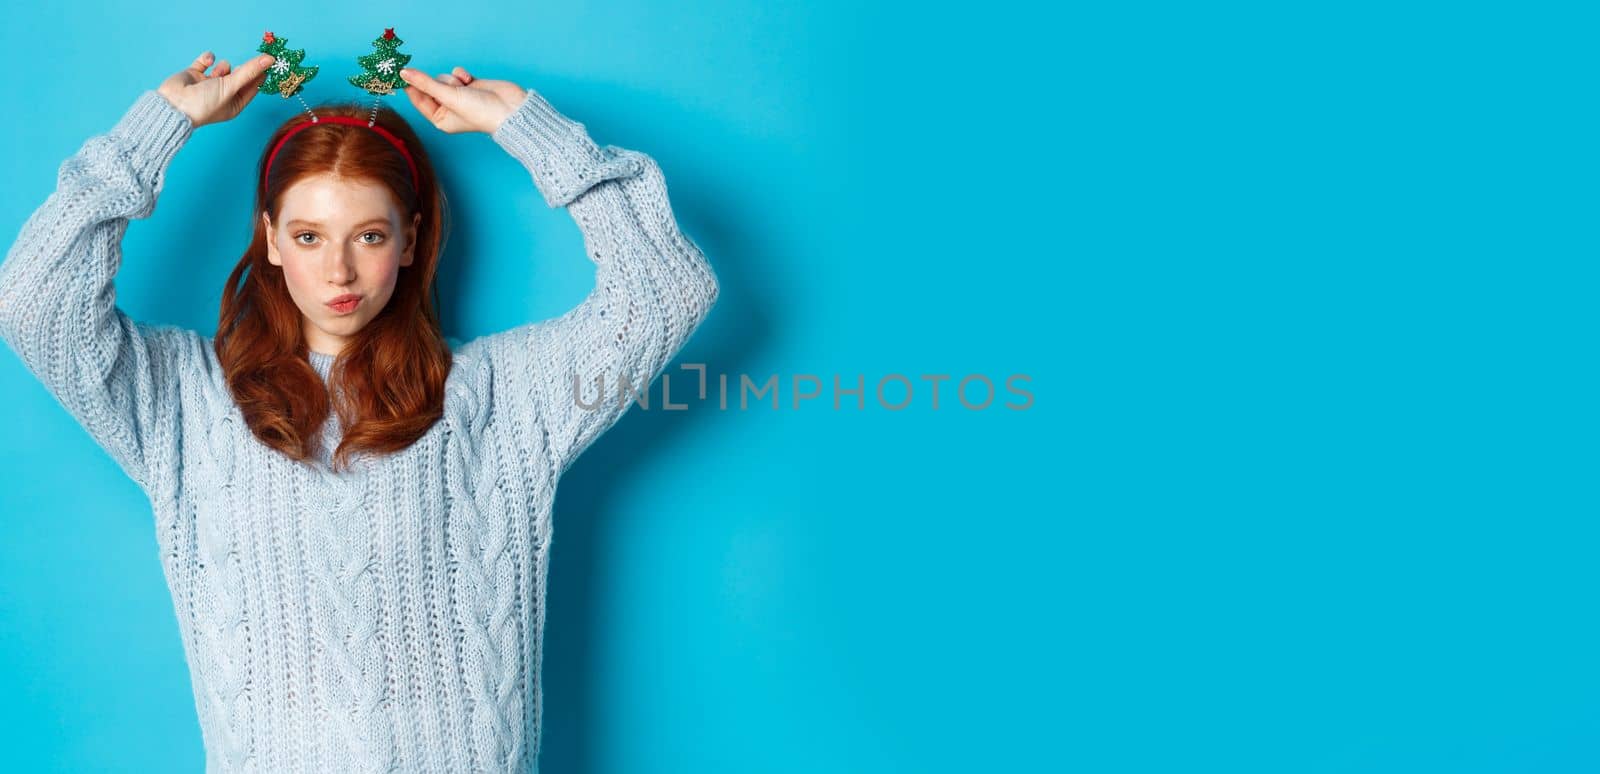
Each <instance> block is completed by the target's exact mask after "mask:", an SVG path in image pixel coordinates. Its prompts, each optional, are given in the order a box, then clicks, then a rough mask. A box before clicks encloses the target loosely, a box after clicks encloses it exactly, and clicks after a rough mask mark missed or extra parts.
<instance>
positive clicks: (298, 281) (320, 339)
mask: <svg viewBox="0 0 1600 774" xmlns="http://www.w3.org/2000/svg"><path fill="white" fill-rule="evenodd" d="M261 218H262V222H263V223H264V224H265V225H266V229H267V260H268V261H270V262H271V263H272V265H274V266H282V267H283V278H284V281H285V282H286V283H287V284H288V286H289V295H290V296H292V297H293V298H294V303H295V305H296V306H298V307H300V313H301V314H302V315H303V317H304V326H303V327H304V328H305V334H306V345H307V346H308V347H310V348H311V349H312V350H313V351H316V352H322V353H324V354H329V355H337V354H339V352H340V351H341V350H343V349H344V345H345V342H346V341H348V340H349V338H350V337H351V336H353V335H354V334H355V333H356V332H357V331H360V330H361V329H362V328H363V327H365V326H366V324H367V323H368V322H370V321H371V320H372V318H374V317H377V316H378V313H379V312H381V311H383V307H384V305H385V304H388V303H389V297H390V296H391V295H393V294H394V285H395V280H396V279H397V278H398V277H399V276H400V267H401V266H410V265H411V260H412V253H413V248H414V247H415V245H416V237H417V224H418V223H419V222H420V220H421V218H422V216H421V215H420V214H417V215H413V216H412V217H411V218H410V221H409V222H405V220H404V216H403V215H402V214H401V212H400V208H399V205H398V204H397V203H396V202H395V200H394V196H393V195H392V194H390V193H389V189H387V188H385V187H384V186H382V185H381V184H378V183H375V182H370V181H367V180H358V179H351V178H341V177H334V176H333V175H332V174H321V175H314V176H309V177H305V178H301V179H300V180H299V181H296V182H295V183H294V185H292V186H290V187H289V188H288V189H287V190H286V191H284V194H283V204H282V207H281V208H280V209H279V212H278V222H277V223H274V222H273V221H272V218H270V217H268V215H267V213H262V214H261ZM351 296H353V297H355V300H354V304H353V305H350V304H343V305H330V304H329V302H330V301H335V300H337V299H340V298H347V297H351Z"/></svg>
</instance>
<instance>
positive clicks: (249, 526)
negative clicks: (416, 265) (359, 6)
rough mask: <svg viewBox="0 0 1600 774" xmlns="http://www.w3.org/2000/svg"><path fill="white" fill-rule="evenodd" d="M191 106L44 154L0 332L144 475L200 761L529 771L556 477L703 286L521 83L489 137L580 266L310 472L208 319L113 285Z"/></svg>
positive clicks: (627, 165)
mask: <svg viewBox="0 0 1600 774" xmlns="http://www.w3.org/2000/svg"><path fill="white" fill-rule="evenodd" d="M192 130H193V127H192V126H191V124H190V122H189V120H188V118H187V117H186V116H184V114H183V113H182V112H180V111H178V110H177V109H175V108H174V107H173V106H172V105H171V104H170V103H168V102H167V101H166V99H165V98H163V97H162V96H161V95H160V94H158V93H157V92H155V91H146V92H144V93H143V94H141V95H140V96H139V97H138V98H137V99H136V100H135V101H134V103H133V105H132V106H131V107H130V108H129V109H128V111H127V112H126V114H125V115H124V116H123V117H122V118H121V120H120V121H119V122H118V123H117V124H116V126H115V127H114V128H112V129H111V131H110V132H109V133H106V134H103V135H98V136H95V137H92V138H90V139H89V140H88V141H87V142H85V143H84V145H83V147H82V148H81V150H79V151H78V152H77V153H76V154H75V155H73V156H72V157H71V158H69V159H67V160H66V162H65V163H63V164H62V165H61V167H60V173H59V176H58V180H57V188H56V191H55V192H54V193H53V194H51V195H50V197H49V198H48V199H47V200H46V201H45V202H44V204H43V205H42V206H41V207H40V208H39V209H38V210H37V211H36V212H35V213H34V214H33V215H32V217H30V218H29V219H28V221H27V222H26V223H25V224H24V225H23V227H22V230H21V233H20V235H19V236H18V237H17V240H16V243H15V245H14V246H13V247H12V248H11V250H10V252H9V254H8V255H7V257H6V260H5V263H4V264H0V335H3V337H4V339H5V341H6V342H7V344H8V345H9V346H10V347H11V349H12V350H13V351H15V352H16V354H17V355H18V356H19V357H20V358H21V360H22V362H23V363H24V364H25V365H26V367H27V368H28V369H29V370H30V371H31V372H32V373H33V374H34V375H35V376H36V377H37V378H38V379H39V381H40V382H41V383H42V384H43V385H44V386H45V388H46V389H48V390H49V391H50V393H51V394H52V395H54V396H55V397H56V399H57V400H59V402H60V403H61V405H62V406H63V407H64V408H65V409H66V410H67V411H68V412H70V413H71V415H72V416H73V417H74V418H75V419H76V420H77V421H78V422H79V423H80V424H81V425H82V426H83V427H84V428H85V429H86V430H87V431H88V432H89V434H90V435H91V436H92V437H93V438H94V440H95V441H96V442H97V443H98V444H100V445H101V446H102V447H104V448H105V449H106V450H107V451H108V452H109V453H110V454H111V456H112V457H113V458H114V459H115V460H116V462H117V464H118V465H120V466H121V468H122V469H123V470H124V471H126V472H127V474H128V475H129V476H131V477H132V478H133V479H134V480H135V481H136V482H138V484H139V486H140V487H141V488H142V489H143V490H144V492H145V493H146V495H148V497H149V499H150V503H151V507H152V509H153V511H154V515H155V529H156V539H157V544H158V545H159V547H160V558H161V564H162V569H163V572H164V574H165V576H166V580H167V583H168V587H169V588H170V590H171V592H172V600H173V605H174V609H175V611H176V613H177V620H178V625H179V629H180V633H181V635H182V640H183V644H184V648H185V651H186V655H187V658H188V662H189V668H190V677H191V681H192V685H193V688H194V696H195V703H196V707H197V709H198V713H199V720H200V728H201V732H202V736H203V739H204V743H205V750H206V769H207V771H209V772H236V771H251V772H274V773H277V772H319V774H320V773H322V772H366V771H373V772H386V771H407V772H412V771H415V772H465V771H478V770H482V771H528V770H533V769H535V768H536V766H535V764H536V761H537V753H538V749H539V728H540V710H541V707H542V692H541V689H540V682H539V666H540V645H541V641H542V638H543V633H544V602H545V579H546V571H547V567H548V557H549V551H550V540H551V534H552V533H551V521H550V512H551V505H552V501H553V498H554V496H555V490H556V481H557V479H558V478H559V477H560V475H561V474H562V473H563V472H564V471H565V470H566V469H567V467H568V466H569V465H570V464H571V463H572V461H573V460H574V458H576V457H577V456H578V455H579V454H580V453H581V452H582V451H583V450H584V449H585V448H587V447H588V446H589V444H590V443H591V442H592V441H593V440H594V439H595V438H596V437H597V436H598V435H600V434H601V433H602V432H604V431H605V430H606V429H607V428H609V427H611V426H612V424H613V423H615V422H616V421H617V420H618V419H619V418H620V417H621V416H622V415H623V414H624V413H626V411H627V410H628V408H629V407H630V406H631V405H632V403H633V401H631V400H626V399H624V398H619V397H618V392H619V390H618V380H619V379H620V378H622V377H626V378H627V379H628V380H629V382H630V383H631V384H633V385H635V386H636V387H637V386H640V385H647V384H649V383H650V381H651V380H652V379H653V378H654V377H655V376H656V375H658V374H659V373H660V372H661V371H662V370H663V369H664V368H665V367H666V365H667V363H668V362H669V360H670V359H671V358H672V357H673V356H674V354H675V353H677V352H678V351H679V350H680V348H681V347H682V345H683V344H684V342H685V341H686V340H687V339H688V337H689V336H690V334H691V333H693V332H694V330H695V329H696V328H697V327H698V326H699V324H700V322H701V321H702V320H703V319H704V318H705V316H706V314H707V312H708V311H709V310H710V308H711V306H712V304H713V303H714V302H715V300H716V296H717V281H716V278H715V275H714V274H713V272H712V271H711V268H710V266H709V265H708V264H707V263H706V260H705V256H704V254H703V253H702V252H701V251H700V249H699V248H698V246H696V245H695V244H694V243H693V242H692V241H690V240H689V239H688V238H687V237H685V236H684V235H683V234H682V233H681V232H680V231H679V230H678V227H677V224H676V222H675V219H674V216H673V214H672V210H671V208H670V206H669V204H668V200H667V191H666V187H665V183H664V181H663V179H662V176H661V171H660V168H659V167H658V166H657V165H656V164H655V162H654V161H653V160H652V159H651V158H650V157H648V156H646V155H644V154H641V153H638V152H635V151H630V150H625V149H623V148H619V147H616V146H611V145H607V146H605V147H600V146H597V145H596V144H595V143H594V142H593V141H592V140H591V139H590V137H589V135H588V133H587V131H586V130H585V129H584V126H583V124H581V123H578V122H575V121H573V120H571V119H569V118H567V117H565V116H563V115H562V114H561V113H559V112H557V111H556V110H555V109H554V108H552V107H551V106H550V104H549V102H547V101H546V100H545V99H544V98H543V97H542V96H540V95H539V94H538V93H537V92H535V91H533V90H529V92H528V96H527V98H526V100H525V101H524V102H523V103H522V104H521V105H520V106H519V107H518V108H517V110H516V111H515V112H514V113H513V114H512V115H511V116H510V118H508V119H507V120H506V122H505V123H504V124H503V125H502V126H501V127H500V128H499V129H498V130H497V131H495V132H494V134H493V139H494V141H495V142H496V143H498V144H499V145H500V146H501V147H503V148H504V149H505V150H506V151H507V152H509V153H510V154H511V155H512V156H513V157H514V158H516V159H517V160H519V161H521V162H522V163H523V164H524V165H525V166H526V167H527V168H528V170H529V172H530V173H531V175H532V178H533V181H534V183H535V185H536V186H537V188H538V190H539V192H540V193H541V194H542V195H543V197H544V200H545V201H546V203H547V204H548V205H549V206H551V207H565V208H566V209H567V211H568V212H569V213H570V214H571V215H572V216H573V218H574V219H575V220H576V221H577V224H578V227H579V228H580V229H581V231H582V232H583V237H584V244H585V247H586V250H587V252H588V255H589V258H590V259H591V260H592V261H593V262H594V263H595V264H596V266H597V276H596V279H595V289H594V291H593V292H592V293H591V294H590V295H589V296H588V297H587V298H586V299H584V301H583V302H582V303H581V304H580V305H579V306H577V307H575V308H573V309H572V310H571V311H569V312H567V313H565V314H563V315H561V316H559V317H556V318H552V319H549V320H544V321H540V322H535V323H529V324H526V325H523V326H520V327H516V328H513V329H511V330H507V331H504V332H501V333H496V334H493V335H490V336H485V337H482V338H478V339H475V340H473V341H469V342H467V343H466V344H465V345H462V346H460V347H458V348H457V349H456V352H455V362H454V365H453V367H452V370H451V373H450V376H449V381H448V388H447V399H446V401H445V412H444V417H443V418H442V419H440V420H439V422H438V423H437V424H435V425H434V426H433V428H432V429H430V430H429V431H428V432H427V434H426V435H424V436H423V437H422V438H421V439H419V440H418V441H417V442H416V443H414V444H413V445H412V446H410V447H409V448H407V449H406V450H404V451H403V452H401V453H399V454H395V455H390V456H387V457H381V458H372V457H365V458H358V462H357V465H356V469H355V470H354V471H353V472H351V473H347V474H335V473H333V472H332V471H331V470H329V469H328V467H327V466H326V465H325V464H316V465H306V464H303V463H297V462H295V461H292V460H290V459H288V458H287V457H284V456H283V455H281V454H279V453H278V452H277V451H275V450H273V449H272V448H271V447H268V446H266V445H265V444H262V443H260V442H259V441H257V440H256V438H255V437H254V436H253V435H251V433H250V431H249V428H247V427H246V426H245V425H244V422H243V419H242V416H241V414H240V413H239V410H238V408H237V406H236V405H235V404H234V402H233V399H232V396H231V394H230V392H229V390H228V387H227V384H226V383H225V382H224V381H223V379H222V376H221V371H220V369H219V366H218V364H217V361H216V358H215V355H214V353H213V351H212V348H211V339H210V338H209V337H204V336H201V335H199V334H198V333H196V332H194V331H189V330H184V329H181V328H177V327H173V326H167V325H150V324H145V323H141V322H135V321H133V320H131V319H129V318H128V317H127V315H125V314H124V313H123V312H122V310H121V309H119V308H118V307H117V306H116V304H115V292H114V289H113V284H112V278H113V277H114V275H115V274H116V272H117V269H118V266H119V264H120V262H121V241H122V236H123V234H124V232H125V231H126V229H127V226H128V219H129V218H143V217H147V216H148V215H150V213H151V212H152V211H153V209H154V207H155V203H156V197H157V195H158V194H159V193H160V191H161V189H162V184H163V180H164V178H165V174H166V170H167V167H168V165H169V162H170V161H171V159H172V157H173V156H174V154H176V153H177V151H178V149H179V148H180V147H182V146H183V144H184V143H185V141H186V140H187V139H188V138H189V136H190V133H191V132H192ZM330 363H331V361H330V360H326V359H324V360H322V361H320V362H314V363H313V365H315V366H318V371H319V372H321V373H324V374H326V370H327V367H328V365H329V364H330ZM597 376H598V377H600V378H601V379H602V380H603V384H604V385H605V388H606V389H605V392H606V394H607V395H608V396H609V397H607V398H606V399H603V400H602V401H601V403H600V406H599V407H598V408H585V406H586V405H592V404H593V401H594V396H595V387H594V379H595V377H597ZM575 377H581V380H582V383H583V395H582V398H583V400H582V402H580V401H579V400H578V398H579V396H578V395H577V394H575V390H576V389H578V386H577V382H578V381H579V378H575ZM334 428H335V429H337V425H336V424H335V425H334ZM332 442H334V443H336V442H337V437H335V438H333V439H332ZM327 449H331V445H330V446H328V447H326V448H325V450H324V451H326V450H327ZM324 459H325V456H324Z"/></svg>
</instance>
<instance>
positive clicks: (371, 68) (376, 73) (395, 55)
mask: <svg viewBox="0 0 1600 774" xmlns="http://www.w3.org/2000/svg"><path fill="white" fill-rule="evenodd" d="M404 43H405V41H403V40H401V39H400V38H398V37H396V36H395V34H394V28H393V27H389V28H387V29H385V30H384V31H383V35H382V36H381V37H379V38H378V39H376V40H374V41H372V47H373V49H374V51H373V52H372V53H370V54H367V55H366V56H358V57H356V62H358V63H359V64H360V65H361V72H360V73H358V74H356V75H352V76H350V83H351V85H354V86H359V87H361V88H363V89H366V90H367V92H368V93H369V94H377V95H379V96H382V95H385V94H393V93H394V92H395V90H397V89H403V88H405V86H406V82H405V80H404V79H402V78H401V77H400V68H402V67H405V66H406V63H407V62H409V61H411V55H410V54H402V53H400V52H399V51H397V50H396V49H398V48H400V46H401V45H402V44H404Z"/></svg>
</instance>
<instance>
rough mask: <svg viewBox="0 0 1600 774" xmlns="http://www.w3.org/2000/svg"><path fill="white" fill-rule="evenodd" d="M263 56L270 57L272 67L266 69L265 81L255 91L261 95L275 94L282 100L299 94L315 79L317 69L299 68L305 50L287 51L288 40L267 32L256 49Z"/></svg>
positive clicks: (304, 55)
mask: <svg viewBox="0 0 1600 774" xmlns="http://www.w3.org/2000/svg"><path fill="white" fill-rule="evenodd" d="M256 50H257V51H260V52H261V53H263V54H270V55H271V56H272V58H273V59H272V66H271V67H268V68H267V77H266V80H263V81H262V82H261V85H260V86H259V87H257V90H258V91H260V92H261V93H262V94H269V93H271V92H277V93H278V95H279V96H281V97H283V98H284V99H288V98H289V97H292V96H294V95H295V94H297V93H299V91H300V88H301V87H302V86H304V85H306V83H308V82H309V81H310V80H311V79H312V78H315V77H317V67H316V66H315V65H312V66H310V67H301V66H300V62H301V60H303V59H305V57H306V52H305V49H300V50H298V51H294V50H290V49H289V39H288V38H280V37H278V36H276V35H273V34H272V32H270V31H268V32H267V34H265V35H262V36H261V45H260V46H258V47H257V48H256Z"/></svg>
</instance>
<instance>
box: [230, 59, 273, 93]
mask: <svg viewBox="0 0 1600 774" xmlns="http://www.w3.org/2000/svg"><path fill="white" fill-rule="evenodd" d="M274 61H276V60H275V59H274V58H273V56H272V55H271V54H262V55H261V56H258V57H256V58H254V59H251V60H250V61H248V62H245V63H244V64H242V65H239V66H238V67H237V68H235V69H234V71H233V72H231V73H228V74H227V75H224V76H222V80H223V81H225V82H226V83H227V85H228V88H229V89H230V90H232V89H238V88H241V87H243V86H244V85H246V84H249V83H253V82H254V81H255V79H256V78H259V77H260V76H261V74H262V73H264V72H266V71H267V68H268V67H271V66H272V63H273V62H274Z"/></svg>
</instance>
